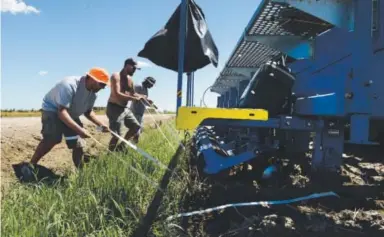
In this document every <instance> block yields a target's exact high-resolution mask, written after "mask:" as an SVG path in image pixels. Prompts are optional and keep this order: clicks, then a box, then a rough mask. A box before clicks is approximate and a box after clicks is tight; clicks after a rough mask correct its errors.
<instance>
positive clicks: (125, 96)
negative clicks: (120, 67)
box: [111, 73, 140, 101]
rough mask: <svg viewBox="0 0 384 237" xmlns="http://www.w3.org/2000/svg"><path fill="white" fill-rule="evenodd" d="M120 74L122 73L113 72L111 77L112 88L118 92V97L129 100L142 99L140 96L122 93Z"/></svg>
mask: <svg viewBox="0 0 384 237" xmlns="http://www.w3.org/2000/svg"><path fill="white" fill-rule="evenodd" d="M119 76H120V75H118V74H117V73H114V74H112V77H111V89H112V90H113V91H114V92H115V93H116V95H117V97H119V99H120V100H125V101H129V100H132V101H137V100H140V97H139V96H135V95H131V94H124V93H121V91H120V83H119V81H118V80H117V78H118V77H119ZM120 80H121V78H120Z"/></svg>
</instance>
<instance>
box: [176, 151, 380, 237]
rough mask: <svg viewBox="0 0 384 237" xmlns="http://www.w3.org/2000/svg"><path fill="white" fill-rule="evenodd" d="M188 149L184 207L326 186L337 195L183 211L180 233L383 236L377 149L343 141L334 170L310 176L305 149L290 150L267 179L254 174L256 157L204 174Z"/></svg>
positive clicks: (307, 192)
mask: <svg viewBox="0 0 384 237" xmlns="http://www.w3.org/2000/svg"><path fill="white" fill-rule="evenodd" d="M363 150H364V152H362V151H363ZM194 154H195V153H194V152H193V151H191V160H190V164H189V165H190V175H191V177H190V179H191V180H195V182H191V183H190V184H189V185H188V186H187V187H186V191H185V192H186V193H187V197H186V200H185V203H184V210H183V211H184V212H189V211H196V210H203V209H206V208H211V207H216V206H220V205H224V204H229V203H238V202H254V201H271V200H285V199H292V198H298V197H302V196H307V195H310V194H313V193H318V192H329V191H332V192H334V193H336V194H337V195H338V197H335V196H331V197H322V198H319V199H312V200H307V201H302V202H297V203H291V204H286V205H283V204H282V205H270V206H266V205H264V206H247V207H237V208H233V207H229V208H227V209H224V210H220V211H214V212H211V213H207V214H202V215H194V216H190V217H184V218H183V219H182V228H183V229H184V232H181V233H180V235H186V236H196V237H197V236H242V237H249V236H281V237H282V236H384V187H383V185H384V164H383V160H384V155H383V151H382V150H379V149H374V148H373V149H371V148H367V147H363V148H361V147H354V149H353V150H352V148H351V147H346V154H345V156H344V158H343V162H344V164H343V166H342V170H341V175H340V176H337V175H331V174H319V175H316V176H311V172H310V157H309V155H305V154H295V155H291V157H285V158H286V159H283V160H282V161H283V162H281V165H280V167H281V169H279V172H278V173H277V174H276V175H275V176H274V177H272V178H270V179H268V180H262V179H261V177H260V173H261V171H262V170H263V169H262V168H258V167H260V166H262V167H265V165H266V163H265V162H262V159H261V160H260V161H253V162H252V163H250V164H246V165H243V166H239V167H235V168H234V169H231V170H230V171H227V172H222V173H220V174H218V175H215V176H206V175H204V174H203V172H202V171H201V170H202V162H201V160H199V159H198V158H196V157H194ZM200 159H201V158H200ZM242 169H243V170H242ZM196 181H198V182H196ZM200 182H203V183H204V185H201V183H200ZM197 183H200V185H198V184H197Z"/></svg>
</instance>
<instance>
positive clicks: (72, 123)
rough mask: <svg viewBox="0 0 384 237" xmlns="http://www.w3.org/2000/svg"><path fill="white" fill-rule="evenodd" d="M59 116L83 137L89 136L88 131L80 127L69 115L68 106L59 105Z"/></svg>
mask: <svg viewBox="0 0 384 237" xmlns="http://www.w3.org/2000/svg"><path fill="white" fill-rule="evenodd" d="M58 116H59V118H60V119H61V120H62V121H63V122H64V123H65V124H66V125H67V126H68V127H69V128H70V129H72V130H73V131H75V132H76V133H77V134H79V135H80V136H81V137H82V138H88V137H89V136H88V134H87V132H86V131H85V130H84V129H83V128H82V127H80V126H79V125H78V124H77V123H76V122H75V121H74V120H73V119H72V118H71V116H70V115H69V113H68V110H67V108H65V107H64V106H60V107H59V111H58Z"/></svg>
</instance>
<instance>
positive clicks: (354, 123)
mask: <svg viewBox="0 0 384 237" xmlns="http://www.w3.org/2000/svg"><path fill="white" fill-rule="evenodd" d="M368 138H369V116H368V115H362V114H355V115H352V117H351V139H350V141H349V142H350V143H356V144H370V143H371V142H369V139H368Z"/></svg>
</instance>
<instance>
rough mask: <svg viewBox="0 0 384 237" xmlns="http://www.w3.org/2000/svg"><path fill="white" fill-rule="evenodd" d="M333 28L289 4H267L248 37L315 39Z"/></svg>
mask: <svg viewBox="0 0 384 237" xmlns="http://www.w3.org/2000/svg"><path fill="white" fill-rule="evenodd" d="M332 27H333V26H332V25H331V24H329V23H327V22H325V21H323V20H321V19H319V18H317V17H314V16H312V15H310V14H308V13H306V12H303V11H300V10H298V9H296V8H292V7H290V6H289V5H287V4H281V3H271V2H267V3H266V4H265V5H264V6H263V7H262V11H261V13H260V15H259V16H258V17H257V18H256V21H255V23H254V24H253V26H252V27H251V28H250V29H249V30H248V32H246V33H247V34H248V35H280V36H284V35H297V36H302V37H313V36H316V35H317V34H320V33H322V32H324V31H326V30H328V29H330V28H332Z"/></svg>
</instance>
